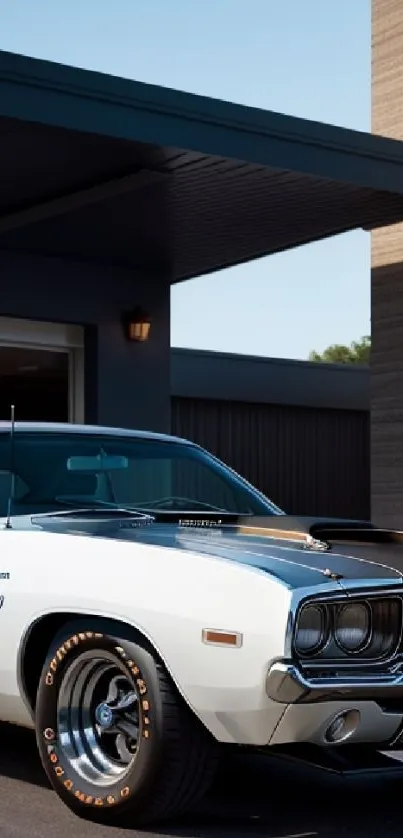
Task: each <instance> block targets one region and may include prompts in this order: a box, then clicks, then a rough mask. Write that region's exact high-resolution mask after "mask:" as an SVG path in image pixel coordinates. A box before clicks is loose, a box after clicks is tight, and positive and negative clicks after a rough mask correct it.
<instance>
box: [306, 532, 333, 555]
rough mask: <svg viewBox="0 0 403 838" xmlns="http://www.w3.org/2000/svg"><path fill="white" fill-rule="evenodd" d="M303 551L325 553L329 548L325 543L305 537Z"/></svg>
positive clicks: (308, 536) (310, 536) (309, 536)
mask: <svg viewBox="0 0 403 838" xmlns="http://www.w3.org/2000/svg"><path fill="white" fill-rule="evenodd" d="M304 550H315V551H316V552H317V553H327V552H328V550H330V547H329V545H328V544H327V543H326V541H320V539H319V538H314V537H313V536H312V535H307V537H306V539H305V541H304Z"/></svg>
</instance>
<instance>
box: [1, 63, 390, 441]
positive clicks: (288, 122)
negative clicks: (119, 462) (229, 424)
mask: <svg viewBox="0 0 403 838" xmlns="http://www.w3.org/2000/svg"><path fill="white" fill-rule="evenodd" d="M0 178H1V184H2V188H1V191H0V271H1V296H0V319H1V317H3V318H15V319H17V320H18V321H19V322H20V327H21V328H20V332H19V333H21V334H22V332H23V331H24V329H23V323H24V322H25V321H26V320H27V319H29V320H30V321H33V323H36V322H38V323H39V322H41V323H47V324H68V325H69V327H70V326H71V327H76V326H77V327H82V329H83V336H84V337H83V347H84V348H83V358H84V361H83V365H84V374H83V383H82V387H83V400H84V408H83V411H84V416H85V419H86V421H92V422H101V423H104V424H124V425H128V426H136V427H140V428H150V429H152V430H168V429H169V427H170V351H169V350H170V346H169V344H170V310H169V309H170V306H169V297H170V285H171V284H172V283H174V282H180V281H183V280H186V279H189V278H192V277H196V276H200V275H202V274H205V273H207V272H211V271H216V270H218V269H220V268H224V267H228V266H230V265H235V264H237V263H240V262H244V261H248V260H251V259H255V258H258V257H260V256H264V255H268V254H271V253H274V252H276V251H280V250H285V249H287V248H292V247H295V246H297V245H301V244H305V243H307V242H310V241H313V240H316V239H320V238H325V237H327V236H331V235H335V234H338V233H341V232H344V231H347V230H352V229H355V228H364V229H366V230H371V229H373V228H375V227H378V226H384V225H389V224H392V223H394V222H396V221H399V220H402V219H403V146H402V144H401V143H399V142H397V141H394V140H388V139H384V138H380V137H376V136H371V135H369V134H364V133H358V132H354V131H348V130H345V129H341V128H337V127H333V126H330V125H324V124H320V123H314V122H309V121H305V120H302V119H297V118H294V117H289V116H283V115H280V114H276V113H271V112H265V111H261V110H257V109H253V108H247V107H243V106H239V105H233V104H229V103H227V102H222V101H217V100H212V99H207V98H204V97H200V96H193V95H190V94H186V93H181V92H177V91H173V90H168V89H164V88H162V87H154V86H150V85H146V84H142V83H138V82H133V81H128V80H124V79H119V78H115V77H111V76H106V75H101V74H98V73H94V72H88V71H84V70H80V69H73V68H71V67H66V66H62V65H58V64H52V63H48V62H44V61H39V60H34V59H31V58H26V57H22V56H19V55H13V54H10V53H6V52H0ZM324 279H325V278H324ZM247 294H248V288H247V284H245V296H246V295H247ZM138 306H140V307H141V308H142V309H143V311H145V312H147V315H149V317H150V322H151V329H150V334H149V339H148V340H147V341H145V342H136V341H130V340H128V339H127V332H126V331H125V328H124V326H123V322H124V320H125V317H126V318H127V317H128V316H129V315H130V312H132V311H133V310H134V309H135V308H136V307H138ZM211 306H214V298H212V299H211ZM228 312H229V316H230V300H229V305H228ZM312 313H313V317H314V316H315V314H314V301H313V310H312ZM191 315H192V313H191V312H190V313H189V316H191ZM195 316H197V313H196V312H195ZM20 318H23V321H20ZM8 328H10V329H11V326H9V327H8ZM34 328H35V327H34V325H33V324H32V323H31V324H30V329H31V332H30V334H31V338H32V334H33V331H32V330H34ZM301 328H305V324H304V323H301ZM49 341H50V339H49ZM9 343H10V341H9ZM32 343H35V341H34V340H33V339H31V344H32ZM44 343H46V340H45V341H44ZM31 344H30V345H31ZM1 345H2V331H1V324H0V353H1ZM13 345H15V346H17V345H19V344H18V339H17V338H16V339H15V341H14V344H13Z"/></svg>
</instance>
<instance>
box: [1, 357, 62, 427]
mask: <svg viewBox="0 0 403 838" xmlns="http://www.w3.org/2000/svg"><path fill="white" fill-rule="evenodd" d="M70 368H71V363H70V358H69V352H68V351H60V350H59V351H52V350H50V349H31V348H28V347H10V346H0V420H8V419H10V415H11V413H10V411H11V405H14V406H15V419H16V421H17V422H29V421H32V422H68V421H69V418H70V416H69V414H70V388H69V383H70V382H69V377H70V374H69V371H70Z"/></svg>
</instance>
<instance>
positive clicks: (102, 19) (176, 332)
mask: <svg viewBox="0 0 403 838" xmlns="http://www.w3.org/2000/svg"><path fill="white" fill-rule="evenodd" d="M370 23H371V22H370V0H216V2H215V0H204V2H200V0H199V2H190V1H189V0H148V2H147V3H145V2H144V0H142V2H140V0H0V48H1V49H6V50H10V51H12V52H21V53H25V54H26V55H33V56H36V57H39V58H46V59H49V60H51V61H59V62H62V63H66V64H73V65H76V66H79V67H85V68H88V69H93V70H100V71H102V72H107V73H111V74H113V75H121V76H125V77H127V78H133V79H138V80H140V81H145V82H150V83H153V84H162V85H165V86H167V87H175V88H179V89H182V90H186V91H189V92H191V93H200V94H204V95H207V96H215V97H218V98H221V99H228V100H231V101H234V102H239V103H241V104H247V105H253V106H255V107H261V108H266V109H270V110H275V111H280V112H282V113H289V114H293V115H295V116H301V117H305V118H308V119H315V120H320V121H324V122H330V123H333V124H337V125H342V126H345V127H347V128H355V129H358V130H360V131H368V130H369V129H370V58H371V55H370V40H371V31H370ZM228 299H231V308H230V309H228ZM347 300H348V304H347V303H346V301H347ZM257 302H258V304H257ZM290 302H291V305H290ZM196 313H197V316H196ZM369 329H370V238H369V235H368V234H366V233H363V232H361V231H358V232H354V233H349V234H347V235H343V236H339V237H337V238H334V239H329V240H327V241H325V242H319V243H315V244H312V245H308V246H306V247H302V248H298V249H296V250H294V251H289V252H288V253H283V254H279V255H276V256H272V257H269V258H267V259H261V260H259V261H258V262H253V263H251V264H250V265H242V266H240V267H237V268H232V269H230V270H226V271H221V272H219V273H216V274H213V275H210V276H208V277H201V278H198V279H196V280H192V281H191V282H187V283H182V284H180V285H178V286H176V287H175V288H174V289H173V291H172V344H173V345H174V346H190V347H196V348H201V349H213V350H221V351H228V352H242V353H250V354H256V355H269V356H276V357H291V358H304V357H306V356H307V355H308V353H309V351H310V350H311V349H319V350H320V349H323V348H324V347H325V346H327V345H328V344H329V343H334V342H340V343H344V342H350V341H351V340H354V339H355V338H357V337H360V336H361V335H363V334H367V333H368V332H369Z"/></svg>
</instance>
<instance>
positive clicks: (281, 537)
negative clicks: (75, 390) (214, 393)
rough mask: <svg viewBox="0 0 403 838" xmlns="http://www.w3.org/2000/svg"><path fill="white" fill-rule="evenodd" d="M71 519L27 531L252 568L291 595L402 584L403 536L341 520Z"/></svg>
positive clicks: (57, 518)
mask: <svg viewBox="0 0 403 838" xmlns="http://www.w3.org/2000/svg"><path fill="white" fill-rule="evenodd" d="M71 515H72V513H70V514H69V513H67V514H66V515H60V514H57V515H48V516H40V517H36V518H34V519H30V520H31V522H32V523H31V526H32V525H34V527H35V528H36V527H37V526H38V524H39V525H40V527H41V528H44V529H51V530H52V531H55V530H56V531H58V532H64V533H66V532H68V533H71V534H74V533H75V534H77V535H78V534H80V535H88V536H91V535H92V536H94V537H98V538H99V537H102V538H110V539H113V540H117V541H131V542H135V543H140V544H144V545H152V546H157V547H164V548H167V549H169V550H181V551H188V552H189V553H193V554H194V553H198V554H200V555H207V556H212V557H215V558H218V559H223V560H226V561H230V562H235V563H237V564H240V565H244V566H249V567H251V568H256V569H258V570H260V571H261V572H263V573H267V574H269V575H270V576H272V577H275V578H277V579H278V580H280V581H281V582H282V583H283V584H285V585H287V586H288V587H290V588H301V587H311V586H315V585H323V584H326V581H327V580H328V581H329V582H330V581H332V580H333V582H334V580H337V581H338V582H339V583H340V584H341V585H342V586H343V585H344V584H345V583H348V582H349V581H351V580H357V581H359V582H362V583H365V581H366V580H368V581H372V580H373V581H375V580H384V581H390V582H391V583H398V584H403V536H402V534H401V533H397V532H392V531H385V530H381V529H378V528H376V527H373V526H372V525H371V524H370V523H368V522H356V521H347V520H340V519H326V520H324V519H318V518H316V519H309V518H299V519H295V518H291V517H289V516H285V515H284V516H273V517H267V518H241V517H237V518H236V520H234V521H232V522H231V523H227V522H225V523H223V522H222V521H221V520H219V519H217V516H208V517H206V516H204V517H202V516H200V515H192V517H191V519H190V520H189V519H187V520H183V519H178V520H172V519H171V520H170V521H167V520H165V521H164V520H163V521H161V520H156V521H154V522H152V523H150V522H149V523H148V525H144V526H141V525H137V524H136V522H132V521H130V519H129V520H127V519H124V518H122V519H120V520H119V519H118V520H116V518H115V520H108V519H107V518H105V519H104V520H103V521H100V520H99V518H98V520H96V521H95V520H94V519H92V518H91V516H88V515H87V516H82V517H81V518H80V517H79V516H77V514H75V515H74V516H73V517H71Z"/></svg>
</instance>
